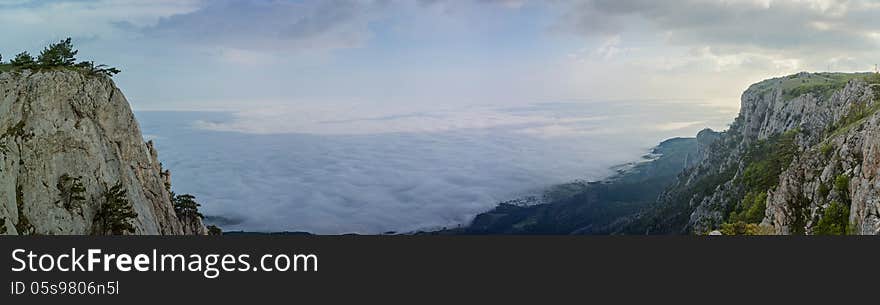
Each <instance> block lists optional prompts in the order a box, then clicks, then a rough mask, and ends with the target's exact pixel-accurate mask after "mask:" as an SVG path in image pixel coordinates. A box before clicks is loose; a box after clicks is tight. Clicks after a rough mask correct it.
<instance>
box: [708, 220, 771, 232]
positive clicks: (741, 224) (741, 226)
mask: <svg viewBox="0 0 880 305" xmlns="http://www.w3.org/2000/svg"><path fill="white" fill-rule="evenodd" d="M720 231H721V234H724V235H771V234H773V232H772V230H771V229H770V228H769V227H761V226H760V225H758V224H756V223H746V222H745V221H736V222H733V223H724V224H721V230H720Z"/></svg>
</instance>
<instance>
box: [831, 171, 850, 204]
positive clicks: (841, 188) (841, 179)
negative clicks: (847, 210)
mask: <svg viewBox="0 0 880 305" xmlns="http://www.w3.org/2000/svg"><path fill="white" fill-rule="evenodd" d="M834 191H836V192H837V193H838V194H839V195H840V197H841V198H844V200H847V201H849V177H847V176H846V175H838V176H837V178H836V179H834Z"/></svg>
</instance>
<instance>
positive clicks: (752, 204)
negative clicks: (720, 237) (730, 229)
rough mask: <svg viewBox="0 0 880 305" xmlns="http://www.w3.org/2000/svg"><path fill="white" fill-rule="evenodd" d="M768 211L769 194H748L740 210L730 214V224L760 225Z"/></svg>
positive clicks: (753, 192)
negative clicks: (740, 222) (765, 212)
mask: <svg viewBox="0 0 880 305" xmlns="http://www.w3.org/2000/svg"><path fill="white" fill-rule="evenodd" d="M766 209H767V192H756V191H752V192H749V193H747V194H746V196H745V198H743V200H742V202H740V205H739V208H738V209H736V210H734V211H733V212H731V213H730V216H729V217H728V221H729V222H739V221H742V222H746V223H759V222H761V220H763V219H764V210H766Z"/></svg>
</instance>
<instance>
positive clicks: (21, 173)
mask: <svg viewBox="0 0 880 305" xmlns="http://www.w3.org/2000/svg"><path fill="white" fill-rule="evenodd" d="M169 183H170V180H169V177H168V174H167V172H166V171H164V170H163V169H162V168H161V164H160V163H159V161H158V158H157V153H156V151H155V150H154V149H153V147H152V145H151V144H150V143H145V142H144V140H143V138H142V135H141V131H140V127H139V126H138V123H137V121H136V120H135V117H134V114H133V113H132V111H131V108H130V106H129V104H128V101H127V100H126V99H125V96H123V94H122V92H121V91H120V90H119V88H117V87H116V85H115V84H114V83H113V81H112V80H111V79H110V78H109V77H106V76H101V75H90V74H87V73H83V72H80V71H76V70H68V69H43V70H37V71H33V70H22V71H16V72H5V73H0V233H5V234H19V235H25V234H95V235H103V234H110V228H107V227H106V226H107V225H106V219H104V218H106V217H109V216H107V215H105V214H104V213H102V205H105V204H107V202H108V201H109V199H108V198H109V197H108V194H112V193H113V191H114V186H119V187H118V188H117V189H115V191H119V190H121V191H123V192H124V193H122V196H121V197H122V199H124V200H127V202H128V203H130V204H131V210H133V212H134V213H136V216H134V217H132V218H130V219H128V220H127V221H128V222H129V223H130V224H131V225H132V227H133V230H132V231H129V232H127V233H130V234H150V235H155V234H161V235H180V234H206V232H207V231H206V229H205V226H204V225H203V224H202V221H201V219H200V218H199V217H194V216H186V215H183V216H180V217H178V216H177V215H176V214H175V211H174V207H173V206H172V203H171V199H170V194H169V187H170V185H169ZM119 193H120V192H116V194H119Z"/></svg>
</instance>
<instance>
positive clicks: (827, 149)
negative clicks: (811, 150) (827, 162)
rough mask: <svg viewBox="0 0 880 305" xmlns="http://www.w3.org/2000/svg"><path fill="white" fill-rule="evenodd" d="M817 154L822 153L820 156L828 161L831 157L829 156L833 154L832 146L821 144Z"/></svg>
mask: <svg viewBox="0 0 880 305" xmlns="http://www.w3.org/2000/svg"><path fill="white" fill-rule="evenodd" d="M819 152H821V153H822V156H823V157H825V159H828V158H830V157H831V154H833V153H834V145H831V143H827V142H826V143H824V144H822V147H820V148H819Z"/></svg>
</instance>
